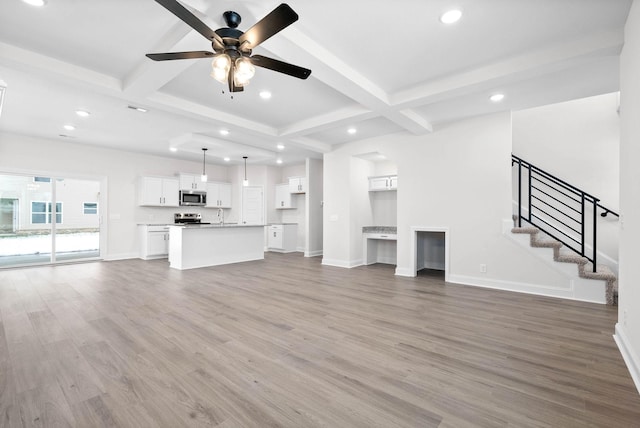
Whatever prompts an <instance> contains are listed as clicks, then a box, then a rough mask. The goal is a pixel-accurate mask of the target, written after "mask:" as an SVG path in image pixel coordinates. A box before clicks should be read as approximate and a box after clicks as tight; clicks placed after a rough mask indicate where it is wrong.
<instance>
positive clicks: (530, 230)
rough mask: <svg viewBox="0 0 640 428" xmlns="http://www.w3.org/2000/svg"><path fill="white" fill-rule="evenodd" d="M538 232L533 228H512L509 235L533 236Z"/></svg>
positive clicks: (538, 230)
mask: <svg viewBox="0 0 640 428" xmlns="http://www.w3.org/2000/svg"><path fill="white" fill-rule="evenodd" d="M538 232H540V229H538V228H537V227H533V226H525V227H514V228H513V229H511V233H528V234H529V235H533V234H536V233H538Z"/></svg>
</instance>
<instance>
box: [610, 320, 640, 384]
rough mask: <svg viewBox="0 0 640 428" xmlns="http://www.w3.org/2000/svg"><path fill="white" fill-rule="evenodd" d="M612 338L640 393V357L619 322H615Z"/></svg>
mask: <svg viewBox="0 0 640 428" xmlns="http://www.w3.org/2000/svg"><path fill="white" fill-rule="evenodd" d="M613 340H615V341H616V345H618V349H619V350H620V353H621V354H622V358H623V359H624V362H625V364H626V365H627V369H628V370H629V374H631V379H633V383H634V384H635V385H636V389H637V390H638V393H640V358H639V357H638V354H636V352H635V351H634V349H633V348H632V347H631V344H630V343H629V339H628V337H627V334H626V333H625V332H624V328H623V327H622V326H621V325H620V323H617V324H616V333H615V334H614V335H613Z"/></svg>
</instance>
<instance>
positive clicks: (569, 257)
mask: <svg viewBox="0 0 640 428" xmlns="http://www.w3.org/2000/svg"><path fill="white" fill-rule="evenodd" d="M553 259H554V260H555V261H557V262H561V263H575V264H578V265H585V264H587V263H589V260H588V259H587V258H586V257H582V256H580V255H578V254H575V253H560V254H558V256H556V257H554V258H553Z"/></svg>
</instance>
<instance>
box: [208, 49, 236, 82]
mask: <svg viewBox="0 0 640 428" xmlns="http://www.w3.org/2000/svg"><path fill="white" fill-rule="evenodd" d="M211 68H212V69H213V71H211V77H213V78H214V79H216V80H217V81H218V82H220V83H227V74H228V73H229V69H230V68H231V58H229V55H227V54H219V55H216V56H215V58H213V61H211Z"/></svg>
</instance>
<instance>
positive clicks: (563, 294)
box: [447, 275, 606, 304]
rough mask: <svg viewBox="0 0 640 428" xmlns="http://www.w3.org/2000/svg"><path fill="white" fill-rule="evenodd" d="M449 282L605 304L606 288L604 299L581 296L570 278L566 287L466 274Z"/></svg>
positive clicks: (450, 276)
mask: <svg viewBox="0 0 640 428" xmlns="http://www.w3.org/2000/svg"><path fill="white" fill-rule="evenodd" d="M447 282H451V283H454V284H462V285H470V286H473V287H483V288H492V289H494V290H504V291H513V292H516V293H525V294H535V295H538V296H547V297H559V298H562V299H571V300H579V301H581V302H589V303H599V304H605V303H606V302H605V301H604V300H603V299H604V290H603V293H602V299H601V300H598V299H591V298H581V297H580V296H576V295H575V290H574V282H573V281H571V280H569V281H568V282H567V286H566V287H550V286H547V285H540V284H529V283H524V282H514V281H502V280H499V279H492V278H479V277H473V276H465V275H449V278H448V279H447Z"/></svg>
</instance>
